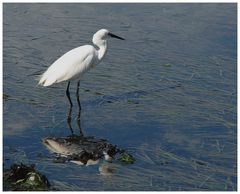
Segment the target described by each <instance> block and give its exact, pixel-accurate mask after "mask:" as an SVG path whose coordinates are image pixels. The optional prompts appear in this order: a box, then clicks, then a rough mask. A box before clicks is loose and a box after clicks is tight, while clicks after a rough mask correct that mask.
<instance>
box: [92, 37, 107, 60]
mask: <svg viewBox="0 0 240 194" xmlns="http://www.w3.org/2000/svg"><path fill="white" fill-rule="evenodd" d="M93 44H94V45H96V46H97V47H98V48H99V49H98V51H97V52H98V60H99V61H101V60H102V59H103V57H104V55H105V54H106V51H107V41H106V40H102V39H99V38H96V36H93Z"/></svg>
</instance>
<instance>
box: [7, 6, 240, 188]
mask: <svg viewBox="0 0 240 194" xmlns="http://www.w3.org/2000/svg"><path fill="white" fill-rule="evenodd" d="M101 28H107V29H109V30H110V31H111V32H113V33H115V34H117V35H119V36H122V37H124V38H125V39H126V40H125V41H120V40H116V39H111V40H109V50H108V53H107V56H106V58H105V59H104V60H103V62H102V63H101V64H99V65H98V66H97V67H96V68H95V69H93V70H91V71H90V72H88V73H87V74H86V75H85V76H84V78H83V80H82V81H81V87H80V98H81V104H82V114H81V126H82V128H83V131H84V133H85V134H86V135H92V136H95V137H97V138H105V139H107V140H109V142H111V143H112V144H116V145H118V146H119V147H121V148H125V149H127V150H128V151H129V152H130V153H132V154H133V155H134V157H135V158H136V162H135V163H134V164H133V165H127V166H125V165H123V166H122V165H119V164H115V163H112V164H105V163H102V164H99V165H95V166H88V167H82V166H81V167H80V166H77V165H75V164H71V163H65V164H59V163H53V161H52V159H51V154H50V153H49V151H48V150H47V149H46V147H44V145H43V144H42V143H41V140H42V138H45V137H48V136H57V137H58V136H61V137H64V136H67V135H70V130H69V128H68V125H67V114H68V105H69V104H68V100H67V98H66V96H65V89H66V87H67V84H66V83H62V84H56V85H54V86H52V87H49V88H43V87H39V86H37V78H38V75H39V74H41V73H43V72H44V71H45V70H46V69H47V67H48V66H49V65H51V64H52V63H53V62H54V61H55V60H56V59H57V58H58V57H60V56H61V55H62V54H64V53H65V52H67V51H68V50H70V49H72V48H74V47H77V46H80V45H83V44H91V39H92V35H93V34H94V33H95V32H96V31H97V30H99V29H101ZM75 89H76V83H72V85H71V93H72V98H73V99H74V100H73V102H74V108H73V119H72V126H73V128H74V132H75V133H76V134H77V133H78V128H77V123H76V117H77V103H76V100H75V94H74V93H75ZM3 93H4V100H3V114H4V115H3V144H4V145H3V146H4V148H3V157H4V158H3V160H4V161H3V162H4V164H5V166H9V165H10V164H11V163H13V162H18V163H19V162H24V163H27V164H31V163H35V164H36V168H37V170H39V171H40V172H42V173H44V174H45V175H46V176H47V177H48V179H49V181H50V183H51V184H52V185H54V186H55V187H56V188H58V189H59V190H75V191H76V190H87V191H89V190H90V191H92V190H98V191H99V190H138V191H139V190H153V191H161V190H213V191H216V190H221V191H225V190H236V189H237V106H236V104H237V4H231V3H228V4H216V3H214V4H213V3H212V4H211V3H208V4H198V3H194V4H165V3H159V4H124V3H121V4H115V3H114V4H107V3H105V4H65V3H64V4H16V3H11V4H10V3H9V4H7V3H5V4H4V5H3ZM104 166H107V167H109V168H114V169H115V170H116V172H115V173H113V174H112V175H111V176H110V177H109V176H106V175H103V174H101V173H100V171H99V168H100V167H104ZM63 170H64V174H63Z"/></svg>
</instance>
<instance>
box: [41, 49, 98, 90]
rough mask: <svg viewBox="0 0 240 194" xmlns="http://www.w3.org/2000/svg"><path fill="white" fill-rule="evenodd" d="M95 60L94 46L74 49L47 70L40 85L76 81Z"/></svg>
mask: <svg viewBox="0 0 240 194" xmlns="http://www.w3.org/2000/svg"><path fill="white" fill-rule="evenodd" d="M95 58H96V53H95V48H94V47H93V46H90V45H86V46H81V47H78V48H75V49H72V50H70V51H69V52H67V53H65V54H64V55H63V56H61V57H60V58H59V59H58V60H56V61H55V62H54V63H53V64H52V65H51V66H50V67H49V68H48V69H47V71H46V72H45V73H44V74H43V75H42V77H41V79H40V81H39V84H40V85H43V86H50V85H52V84H53V83H58V82H61V81H66V80H72V79H76V78H78V77H80V75H81V74H83V73H84V72H85V71H86V70H88V69H89V68H90V67H91V66H92V65H93V63H94V61H95Z"/></svg>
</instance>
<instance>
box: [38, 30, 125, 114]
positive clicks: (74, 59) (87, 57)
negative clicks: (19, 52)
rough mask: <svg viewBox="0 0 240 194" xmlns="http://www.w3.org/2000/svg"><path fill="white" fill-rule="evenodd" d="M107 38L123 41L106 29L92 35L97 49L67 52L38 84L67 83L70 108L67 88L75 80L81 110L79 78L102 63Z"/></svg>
mask: <svg viewBox="0 0 240 194" xmlns="http://www.w3.org/2000/svg"><path fill="white" fill-rule="evenodd" d="M109 37H113V38H117V39H121V40H124V38H121V37H119V36H116V35H114V34H112V33H110V32H109V31H108V30H106V29H101V30H99V31H97V32H96V33H95V34H94V35H93V39H92V42H93V44H94V45H95V46H96V47H98V48H95V47H94V46H92V45H84V46H80V47H77V48H74V49H72V50H70V51H68V52H67V53H65V54H64V55H63V56H61V57H60V58H59V59H57V60H56V61H55V62H54V63H53V64H52V65H51V66H50V67H49V68H48V69H47V71H46V72H45V73H43V74H42V75H41V77H40V80H39V83H38V84H39V85H42V86H50V85H52V84H55V83H59V82H63V81H68V86H67V90H66V94H67V97H68V100H69V102H70V106H71V107H72V101H71V98H70V93H69V86H70V81H73V80H77V81H78V82H77V91H76V96H77V102H78V106H79V110H81V104H80V100H79V85H80V78H81V77H82V75H83V74H84V73H85V72H86V71H88V70H89V69H91V68H92V67H95V66H96V65H97V64H98V63H100V62H101V61H102V59H103V57H104V56H105V54H106V51H107V39H108V38H109Z"/></svg>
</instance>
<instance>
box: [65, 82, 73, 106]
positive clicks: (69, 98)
mask: <svg viewBox="0 0 240 194" xmlns="http://www.w3.org/2000/svg"><path fill="white" fill-rule="evenodd" d="M69 86H70V82H68V86H67V90H66V94H67V97H68V100H69V103H70V106H71V108H72V106H73V104H72V101H71V97H70V92H69Z"/></svg>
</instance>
